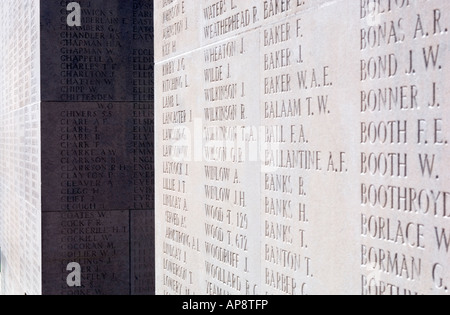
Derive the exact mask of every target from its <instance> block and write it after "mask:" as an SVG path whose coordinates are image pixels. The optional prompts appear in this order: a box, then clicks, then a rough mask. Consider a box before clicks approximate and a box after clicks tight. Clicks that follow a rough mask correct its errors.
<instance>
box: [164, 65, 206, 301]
mask: <svg viewBox="0 0 450 315" xmlns="http://www.w3.org/2000/svg"><path fill="white" fill-rule="evenodd" d="M161 68H162V69H161V70H160V71H159V72H160V73H161V71H162V80H163V82H161V84H162V100H158V101H161V103H160V104H161V105H162V109H163V110H162V156H163V159H162V161H163V162H162V174H163V175H162V182H161V184H162V187H159V188H160V189H162V210H163V212H164V220H165V222H164V223H165V224H164V228H165V238H164V240H163V255H162V257H161V258H159V259H162V260H163V283H162V286H163V290H164V291H163V293H164V294H175V295H179V294H183V295H189V294H195V293H196V292H195V291H194V288H193V286H192V285H193V283H194V281H195V272H194V270H191V269H188V266H190V262H191V259H194V258H195V255H196V253H198V251H199V241H198V239H197V238H196V235H195V234H194V233H192V232H193V231H192V228H191V229H190V224H189V223H190V222H191V224H192V222H193V221H195V217H196V216H195V215H194V214H191V215H190V216H189V214H190V213H191V208H190V200H189V198H188V197H189V196H190V195H192V193H193V189H194V187H193V186H192V185H190V184H189V182H188V179H189V175H190V165H191V163H190V162H189V159H190V158H191V155H190V153H191V149H190V143H189V141H190V129H189V126H188V125H187V123H189V122H191V121H192V118H191V117H192V110H188V109H187V108H188V105H189V104H185V103H183V99H185V98H186V96H185V93H186V91H187V90H188V77H187V73H189V71H188V70H189V67H188V66H187V65H186V60H185V58H184V57H181V58H175V59H173V60H169V61H166V62H164V63H163V64H162V65H161Z"/></svg>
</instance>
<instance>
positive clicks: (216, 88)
mask: <svg viewBox="0 0 450 315" xmlns="http://www.w3.org/2000/svg"><path fill="white" fill-rule="evenodd" d="M202 13H203V24H202V25H203V36H204V39H205V40H206V41H211V40H213V41H214V42H213V43H212V44H210V45H208V46H207V47H205V48H204V49H203V53H204V63H203V65H204V66H203V69H202V70H203V76H204V84H203V86H204V91H203V93H204V103H203V108H202V111H203V113H202V116H203V139H204V142H203V150H204V153H203V156H204V161H205V163H204V165H203V167H204V175H205V177H204V198H203V199H204V200H205V203H204V205H203V206H204V211H205V223H204V229H205V240H204V244H203V245H204V250H205V254H206V256H205V257H206V259H205V275H206V292H205V293H207V294H212V295H225V294H246V295H251V294H256V293H257V290H258V286H259V283H255V282H254V279H255V278H256V277H255V275H256V274H258V273H259V270H258V265H259V262H256V261H255V257H257V256H258V255H259V243H258V241H257V240H258V237H256V238H255V237H253V236H257V234H259V231H257V230H254V228H255V227H256V226H255V225H254V223H256V222H258V217H259V213H258V212H257V209H258V208H259V205H258V204H259V200H258V198H256V199H255V197H256V196H257V195H255V192H256V190H255V189H257V188H258V186H257V185H256V183H255V182H254V180H252V179H254V178H253V177H254V176H253V175H254V174H257V173H256V172H259V164H258V163H256V158H255V159H254V160H253V161H252V160H251V156H252V155H253V154H257V145H256V144H257V140H258V128H257V125H256V124H255V122H256V121H259V120H258V119H257V118H258V117H257V116H253V119H252V118H250V117H248V116H249V114H250V113H257V112H258V111H259V109H258V107H257V106H258V102H257V100H256V99H252V98H250V97H248V96H247V92H246V90H247V89H251V87H250V86H251V85H250V82H249V81H251V80H254V77H253V75H251V76H250V73H249V75H247V74H244V73H242V72H241V71H242V67H248V68H249V69H253V67H255V66H256V65H257V58H256V56H255V54H254V50H251V49H249V46H250V45H251V43H252V42H254V41H257V35H258V34H257V32H247V33H244V34H243V35H240V36H236V37H232V36H228V37H229V39H225V38H226V37H227V36H224V34H226V33H227V32H232V31H235V30H241V31H245V30H246V28H247V27H249V26H251V25H252V24H253V23H256V22H257V9H256V7H254V6H249V7H244V6H243V5H242V4H234V5H233V3H232V2H225V1H204V7H203V11H202ZM221 38H222V39H224V40H220V39H221ZM219 40H220V41H219ZM252 124H254V125H252ZM255 166H256V168H255Z"/></svg>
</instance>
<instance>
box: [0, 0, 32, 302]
mask: <svg viewBox="0 0 450 315" xmlns="http://www.w3.org/2000/svg"><path fill="white" fill-rule="evenodd" d="M0 29H1V30H2V31H1V32H0V42H1V43H2V44H1V46H0V160H1V165H0V178H1V181H0V252H1V258H0V259H1V261H0V264H1V270H0V294H19V295H23V294H40V293H41V236H40V233H41V215H40V204H41V199H40V198H41V189H40V183H41V174H40V103H39V102H40V65H39V56H40V45H39V36H40V35H39V2H38V1H32V0H25V1H2V2H1V3H0Z"/></svg>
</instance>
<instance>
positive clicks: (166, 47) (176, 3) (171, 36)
mask: <svg viewBox="0 0 450 315" xmlns="http://www.w3.org/2000/svg"><path fill="white" fill-rule="evenodd" d="M161 3H162V9H161V10H162V37H161V39H162V40H161V44H162V45H161V49H162V51H161V53H162V54H161V56H163V57H166V56H169V55H171V54H175V53H176V52H177V51H178V48H179V47H178V46H179V39H180V38H182V37H183V35H185V33H186V31H187V30H188V21H189V19H188V16H187V15H186V7H189V5H186V3H185V1H180V0H162V1H161ZM177 39H178V40H177Z"/></svg>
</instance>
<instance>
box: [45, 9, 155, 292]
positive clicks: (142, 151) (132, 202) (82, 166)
mask: <svg viewBox="0 0 450 315" xmlns="http://www.w3.org/2000/svg"><path fill="white" fill-rule="evenodd" d="M69 2H71V1H62V2H61V3H60V4H58V5H55V3H53V2H52V1H41V49H42V51H41V56H42V57H41V65H42V76H41V82H42V91H41V93H42V222H43V223H42V224H43V233H42V238H43V240H42V244H43V245H42V246H43V254H42V260H43V293H44V294H83V295H84V294H121V295H123V294H151V293H153V292H154V248H153V247H154V245H153V244H154V237H153V235H154V224H155V223H154V193H153V182H154V175H153V173H154V170H153V150H154V147H153V99H154V93H153V63H154V60H153V1H151V0H133V1H118V0H116V1H111V0H108V1H88V0H81V1H78V4H79V5H80V8H81V18H80V24H81V26H74V27H72V26H69V25H68V23H67V17H68V13H69V12H68V11H67V10H66V6H67V4H68V3H69ZM71 262H76V263H78V264H80V266H81V277H82V286H81V287H80V288H69V287H68V286H67V284H66V277H67V274H68V272H67V271H66V267H67V265H68V264H69V263H71Z"/></svg>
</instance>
